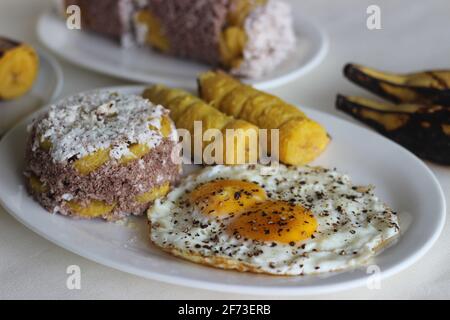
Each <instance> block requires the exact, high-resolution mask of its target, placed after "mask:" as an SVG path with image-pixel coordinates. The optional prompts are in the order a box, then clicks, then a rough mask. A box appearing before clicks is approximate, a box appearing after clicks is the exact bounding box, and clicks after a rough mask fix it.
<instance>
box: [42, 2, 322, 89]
mask: <svg viewBox="0 0 450 320" xmlns="http://www.w3.org/2000/svg"><path fill="white" fill-rule="evenodd" d="M299 12H302V11H301V10H300V9H297V8H296V6H294V8H293V13H294V18H295V30H296V33H297V35H298V45H297V48H296V50H295V51H294V52H293V53H292V55H291V56H290V57H289V58H288V59H286V61H285V62H284V63H282V64H281V65H280V66H279V67H277V68H276V70H275V71H273V72H272V73H270V74H268V75H266V76H264V77H262V78H259V79H257V80H251V81H249V83H252V84H254V85H256V86H257V87H258V88H260V89H268V88H271V87H275V86H280V85H282V84H283V83H286V82H288V81H290V80H292V79H293V78H295V77H299V76H301V75H303V74H305V73H306V72H308V71H310V70H311V69H312V68H314V67H315V66H317V65H318V64H319V63H320V62H321V61H322V60H323V58H324V57H325V55H326V52H327V49H328V41H327V39H326V37H325V35H324V33H323V31H322V30H321V29H320V28H318V27H317V26H316V25H315V24H314V23H312V22H310V21H309V20H307V19H305V18H304V17H302V16H300V15H299ZM37 34H38V37H39V39H40V40H41V41H42V43H43V44H44V45H46V46H47V47H48V48H49V49H50V50H52V51H53V52H55V53H56V54H58V55H60V56H61V57H63V58H65V59H66V60H68V61H70V62H72V63H75V64H77V65H80V66H82V67H85V68H88V69H90V70H95V71H98V72H101V73H105V74H108V75H112V76H116V77H120V78H124V79H128V80H133V81H137V82H143V83H163V84H166V85H170V86H180V87H185V88H191V89H193V88H195V86H196V82H195V79H196V77H197V75H198V74H199V73H200V72H203V71H206V70H208V69H209V68H208V66H207V65H203V64H200V63H196V62H191V61H186V60H182V59H177V58H174V57H169V56H165V55H162V54H159V53H157V52H154V51H152V50H150V49H146V48H130V49H123V48H121V47H120V46H119V45H118V44H117V43H115V42H113V41H111V40H108V39H105V38H104V37H102V36H99V35H96V34H93V33H89V32H84V31H80V30H69V29H68V28H67V27H66V25H65V21H64V20H63V19H62V18H61V17H59V16H57V14H56V13H54V12H52V11H50V12H46V13H43V15H42V16H41V17H40V19H39V21H38V25H37Z"/></svg>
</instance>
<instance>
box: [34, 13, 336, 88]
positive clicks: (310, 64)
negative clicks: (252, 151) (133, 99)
mask: <svg viewBox="0 0 450 320" xmlns="http://www.w3.org/2000/svg"><path fill="white" fill-rule="evenodd" d="M293 11H295V8H294V7H293ZM298 15H299V16H300V17H301V21H302V24H303V25H306V26H308V29H310V30H312V33H310V34H314V35H315V42H316V43H317V47H318V49H317V50H315V51H314V53H313V55H312V56H311V57H310V59H309V60H307V61H306V62H305V63H304V64H303V65H301V66H300V67H299V68H296V69H293V70H289V71H288V72H286V73H285V74H283V75H280V76H278V77H275V78H272V79H267V80H262V81H258V80H257V79H256V80H252V79H249V80H248V81H249V82H250V84H251V85H253V86H254V87H256V88H258V89H261V90H267V89H273V88H277V87H280V86H281V85H283V84H287V83H289V82H291V81H292V80H294V79H297V78H300V77H302V76H304V75H306V74H307V73H309V72H310V71H311V70H313V69H314V68H316V67H317V66H318V65H320V63H321V62H322V61H323V60H324V59H325V57H326V56H327V54H328V51H329V47H330V41H329V37H328V35H327V33H326V31H325V30H324V28H322V27H321V26H320V25H319V24H318V23H317V22H316V21H315V20H314V19H311V18H309V17H306V16H304V15H302V14H298ZM52 18H57V17H56V13H55V10H54V9H53V8H49V9H47V10H45V11H43V12H42V13H41V14H40V16H39V18H38V19H37V22H36V35H37V37H38V39H39V41H40V42H41V44H43V45H44V46H45V47H46V48H47V49H48V50H50V51H51V52H53V53H54V54H55V55H57V56H58V57H60V58H62V59H64V60H65V61H67V62H69V63H71V64H73V65H76V66H79V67H81V68H83V69H85V70H87V71H91V72H96V73H99V74H104V75H107V76H112V77H115V78H117V79H123V80H126V81H131V82H137V83H157V82H161V83H164V84H167V85H171V86H182V87H187V88H190V89H193V88H194V86H195V81H190V82H189V83H188V82H183V80H176V79H174V78H173V77H170V76H167V77H164V76H159V75H152V74H147V75H141V74H134V75H129V74H130V72H127V73H122V72H116V71H114V70H115V69H114V68H110V67H111V66H110V67H108V68H107V67H103V65H102V66H98V65H97V64H96V63H95V61H94V62H90V60H88V59H84V60H81V59H73V58H72V57H70V54H67V53H65V52H63V51H61V50H57V49H55V48H54V47H53V46H52V45H51V44H50V41H48V40H47V37H45V35H44V32H43V29H42V28H43V27H42V24H43V23H44V22H45V20H46V19H52ZM269 74H270V73H269ZM243 81H244V82H245V81H246V79H245V78H244V79H243Z"/></svg>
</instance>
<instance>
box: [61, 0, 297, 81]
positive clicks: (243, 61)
mask: <svg viewBox="0 0 450 320" xmlns="http://www.w3.org/2000/svg"><path fill="white" fill-rule="evenodd" d="M60 4H61V5H62V6H63V8H61V11H62V13H63V14H65V10H64V8H65V7H67V6H69V5H78V6H79V7H80V9H81V12H82V17H81V24H82V29H83V30H90V31H93V32H96V33H99V34H102V35H104V36H107V37H109V38H112V39H115V40H116V41H119V42H120V43H121V44H122V45H123V46H125V47H129V46H133V45H139V46H150V47H152V48H153V49H155V50H157V51H159V52H161V53H164V54H169V55H174V56H177V57H181V58H187V59H192V60H197V61H201V62H204V63H207V64H209V65H211V66H216V67H217V66H218V67H222V68H224V69H226V70H227V71H229V72H231V73H232V74H234V75H237V76H243V77H250V78H256V77H260V76H262V75H264V74H265V73H268V72H270V71H272V70H273V69H274V68H276V67H277V66H278V65H279V64H280V63H282V62H283V61H284V60H286V59H287V57H288V56H289V54H290V52H291V51H293V49H294V48H295V44H296V36H295V32H294V27H293V19H292V12H291V8H290V6H289V5H288V4H287V3H285V2H283V1H277V0H98V1H89V0H61V2H60Z"/></svg>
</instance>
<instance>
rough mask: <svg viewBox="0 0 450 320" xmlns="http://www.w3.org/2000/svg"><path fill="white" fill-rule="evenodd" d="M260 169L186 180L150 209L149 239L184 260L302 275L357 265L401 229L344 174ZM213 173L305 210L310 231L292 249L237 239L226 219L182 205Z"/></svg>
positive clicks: (222, 169)
mask: <svg viewBox="0 0 450 320" xmlns="http://www.w3.org/2000/svg"><path fill="white" fill-rule="evenodd" d="M262 168H263V167H262V166H260V165H240V166H222V165H218V166H212V167H208V168H205V169H203V170H201V171H200V172H198V173H194V174H192V175H189V176H187V177H185V178H184V179H183V180H182V181H181V183H180V185H179V186H178V187H176V188H174V189H173V190H172V191H171V192H170V193H169V194H168V195H167V198H165V199H159V200H157V201H156V202H155V204H154V205H153V207H152V208H150V209H149V211H148V218H149V220H150V222H151V240H152V242H153V243H154V244H156V245H157V246H159V247H161V248H163V249H164V250H166V251H169V252H172V253H174V254H176V255H178V256H182V257H183V258H185V259H188V260H192V261H195V262H203V263H206V264H210V265H213V266H217V267H222V268H233V269H238V270H243V271H253V272H261V273H270V274H277V275H308V274H318V273H326V272H332V271H338V270H339V271H340V270H345V269H349V268H354V267H358V266H361V265H364V264H365V263H366V262H367V261H368V260H369V259H370V258H371V257H373V256H374V255H375V254H376V253H377V252H378V251H379V250H380V249H381V248H383V247H384V246H386V245H387V244H388V243H390V242H391V241H392V240H393V239H395V238H396V237H397V236H398V235H399V234H400V230H399V226H398V219H397V216H396V214H395V212H393V211H392V210H391V209H390V208H389V207H388V206H386V205H385V204H384V203H383V202H382V201H380V200H379V199H378V198H377V197H376V196H375V195H374V193H373V188H372V187H360V186H354V185H353V184H352V183H351V181H350V178H349V177H348V176H347V175H345V174H341V173H338V172H336V171H335V170H330V169H325V168H320V167H308V166H306V167H291V166H284V165H280V167H279V169H278V170H277V171H276V174H274V175H263V174H261V172H264V171H263V170H262ZM218 178H224V179H240V180H247V181H253V182H256V183H258V184H259V185H260V186H262V187H263V188H264V189H265V190H266V192H267V193H268V194H269V195H270V198H271V199H273V200H285V201H292V202H294V203H295V204H298V205H302V206H304V207H306V208H308V209H310V211H311V212H312V214H313V215H314V217H315V219H316V220H317V222H318V228H317V230H316V232H315V233H314V235H313V236H312V237H311V238H309V239H307V240H305V241H303V242H301V243H300V244H295V245H294V246H292V245H290V244H281V243H276V244H274V243H271V242H261V241H255V240H245V239H236V238H235V237H233V236H232V235H229V234H228V233H227V232H226V224H227V221H226V220H225V221H224V220H221V219H220V218H216V217H212V216H205V215H203V214H202V213H201V212H199V211H198V210H197V209H196V208H195V206H193V205H191V204H190V202H189V192H190V191H192V190H193V189H195V188H196V187H197V186H198V185H199V184H202V183H206V182H209V181H213V180H215V179H218ZM218 261H222V262H223V261H229V262H230V263H218Z"/></svg>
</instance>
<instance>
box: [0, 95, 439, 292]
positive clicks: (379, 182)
mask: <svg viewBox="0 0 450 320" xmlns="http://www.w3.org/2000/svg"><path fill="white" fill-rule="evenodd" d="M109 89H110V90H116V91H120V92H124V93H141V92H142V90H143V87H117V88H109ZM302 109H303V110H304V111H305V112H306V113H307V114H308V115H309V116H310V117H312V118H314V119H316V120H317V121H319V122H320V123H322V124H323V125H324V126H325V127H326V128H327V130H328V132H329V133H330V134H331V136H332V142H331V144H330V146H329V147H328V149H327V150H326V152H325V153H324V154H323V155H322V156H321V157H320V158H319V159H317V160H316V161H315V162H314V163H313V164H314V165H322V166H326V167H336V168H338V170H339V171H341V172H344V173H348V174H349V175H350V176H351V177H352V178H353V181H354V182H355V183H358V184H373V185H375V186H376V189H375V192H376V194H377V195H378V196H379V197H380V198H381V199H383V200H384V201H385V202H386V203H388V204H389V205H390V206H391V207H392V208H393V209H394V210H396V211H397V212H398V214H399V219H400V228H401V231H402V236H401V237H400V239H399V241H398V242H396V243H395V244H394V245H392V246H391V247H389V248H387V249H386V250H385V251H383V252H382V253H381V254H380V255H378V256H377V257H375V258H374V259H373V261H372V262H371V264H376V266H377V267H378V268H379V269H377V270H379V271H380V272H381V273H380V277H381V278H384V277H387V276H390V275H393V274H394V273H396V272H399V271H401V270H403V269H405V268H406V267H408V266H409V265H411V264H412V263H414V262H415V261H417V260H418V259H419V258H420V257H421V256H422V255H424V254H425V252H426V251H427V250H428V249H430V247H431V246H432V245H433V243H434V242H435V241H436V239H437V238H438V236H439V234H440V232H441V230H442V228H443V225H444V220H445V200H444V196H443V192H442V190H441V187H440V185H439V183H438V182H437V180H436V178H435V177H434V175H433V173H432V172H431V171H430V170H429V169H428V167H427V166H426V165H425V164H424V163H423V162H422V161H421V160H419V159H418V158H417V157H416V156H414V155H413V154H412V153H410V152H409V151H407V150H405V149H404V148H402V147H401V146H399V145H397V144H395V143H393V142H391V141H390V140H388V139H386V138H384V137H382V136H380V135H378V134H376V133H375V132H373V131H370V130H368V129H365V128H362V127H360V126H358V125H354V124H352V123H350V122H347V121H345V120H341V119H339V118H336V117H334V116H332V115H329V114H326V113H322V112H318V111H315V110H313V109H309V108H303V107H302ZM30 121H31V117H28V118H27V119H25V120H24V121H22V122H21V123H20V124H18V125H17V126H16V127H15V128H13V129H12V130H11V131H10V132H8V134H7V135H6V136H5V137H4V139H3V140H2V141H1V142H0V163H1V164H2V165H1V166H0V203H1V204H2V205H3V206H4V208H5V209H6V210H7V211H9V212H10V214H11V215H13V216H14V217H15V218H16V219H17V220H19V221H20V222H21V223H23V224H24V225H26V226H27V227H29V228H30V229H31V230H33V231H35V232H36V233H38V234H40V235H41V236H43V237H45V238H46V239H48V240H50V241H52V242H54V243H55V244H57V245H59V246H61V247H63V248H66V249H67V250H70V251H72V252H75V253H77V254H79V255H81V256H83V257H86V258H88V259H91V260H94V261H96V262H98V263H101V264H104V265H107V266H110V267H113V268H116V269H119V270H122V271H125V272H129V273H133V274H136V275H140V276H143V277H146V278H150V279H155V280H160V281H165V282H169V283H173V284H177V285H185V286H191V287H197V288H204V289H210V290H219V291H227V292H234V293H247V294H266V295H269V294H270V295H287V294H290V295H299V294H312V293H324V292H331V291H336V290H342V289H346V288H352V287H356V286H362V285H365V284H366V281H368V277H369V276H370V274H369V273H368V272H367V269H366V268H360V269H355V270H352V271H347V272H342V273H338V274H330V275H327V276H309V277H277V276H267V275H255V274H250V273H238V272H234V271H224V270H219V269H214V268H209V267H205V266H202V265H197V264H193V263H190V262H186V261H184V260H181V259H178V258H175V257H172V256H170V255H168V254H166V253H164V252H162V251H160V250H158V249H157V248H155V247H154V246H152V245H151V244H150V241H149V235H148V231H149V230H148V226H147V223H146V219H145V218H144V217H141V218H132V219H130V220H129V221H128V222H125V223H120V224H118V223H106V222H103V221H96V220H92V221H82V220H74V219H71V218H67V217H63V216H61V215H53V214H49V213H48V212H47V211H45V210H44V209H43V208H42V207H41V206H40V205H39V204H38V203H37V202H35V201H34V200H33V199H32V198H31V197H30V196H28V195H27V193H26V191H25V189H24V178H23V174H22V172H23V168H24V148H25V141H26V138H27V132H26V126H27V124H28V123H29V122H30ZM186 169H189V170H192V168H190V167H187V168H186Z"/></svg>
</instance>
